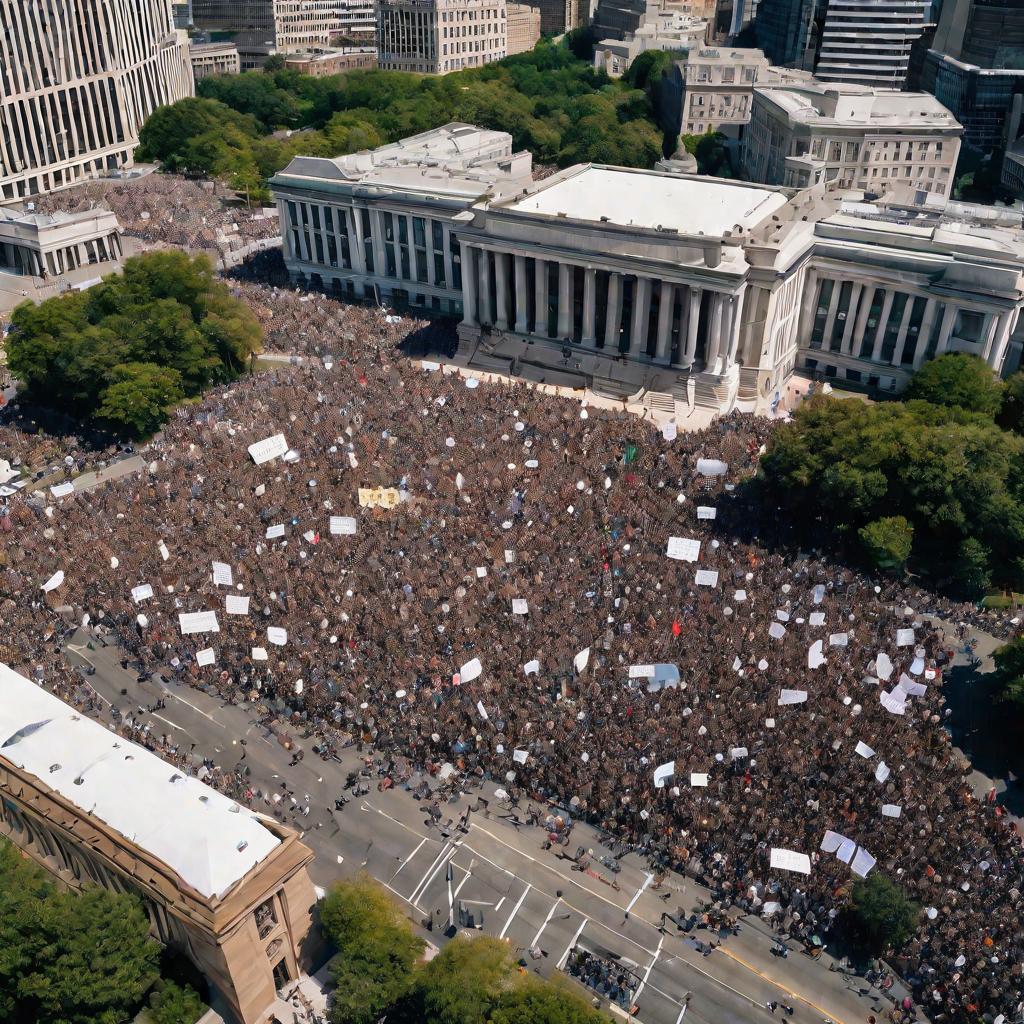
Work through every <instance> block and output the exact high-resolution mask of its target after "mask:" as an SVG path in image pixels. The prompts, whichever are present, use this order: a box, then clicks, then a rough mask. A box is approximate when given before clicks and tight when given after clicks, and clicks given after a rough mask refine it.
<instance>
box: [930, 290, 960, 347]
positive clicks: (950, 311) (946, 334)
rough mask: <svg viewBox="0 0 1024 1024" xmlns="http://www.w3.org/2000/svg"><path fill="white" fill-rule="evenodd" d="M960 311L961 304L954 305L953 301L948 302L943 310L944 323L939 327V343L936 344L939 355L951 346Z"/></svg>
mask: <svg viewBox="0 0 1024 1024" xmlns="http://www.w3.org/2000/svg"><path fill="white" fill-rule="evenodd" d="M959 312H960V307H959V306H954V305H953V303H952V302H947V303H946V308H945V309H944V310H943V311H942V324H941V326H940V327H939V340H938V344H936V346H935V354H936V355H937V356H941V355H942V353H943V352H945V351H946V349H947V348H949V339H950V337H952V334H953V326H954V325H955V324H956V315H957V313H959Z"/></svg>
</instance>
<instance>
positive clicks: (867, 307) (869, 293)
mask: <svg viewBox="0 0 1024 1024" xmlns="http://www.w3.org/2000/svg"><path fill="white" fill-rule="evenodd" d="M874 301H875V286H874V285H872V284H868V285H865V286H864V295H863V296H862V297H861V302H860V309H859V310H858V311H857V324H856V326H855V327H854V329H853V341H852V342H851V346H850V348H851V353H850V354H851V355H855V356H857V357H858V358H859V357H860V353H861V351H862V350H863V348H864V332H865V331H866V330H867V326H868V316H869V315H870V313H871V305H872V303H873V302H874ZM854 344H855V345H856V347H857V350H856V352H854V351H852V349H853V345H854Z"/></svg>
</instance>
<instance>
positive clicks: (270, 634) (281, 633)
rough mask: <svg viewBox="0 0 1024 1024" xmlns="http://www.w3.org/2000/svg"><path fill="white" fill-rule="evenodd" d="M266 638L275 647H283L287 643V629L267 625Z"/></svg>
mask: <svg viewBox="0 0 1024 1024" xmlns="http://www.w3.org/2000/svg"><path fill="white" fill-rule="evenodd" d="M267 640H269V641H270V643H272V644H274V645H275V646H277V647H284V645H285V644H286V643H288V630H287V629H282V628H281V627H280V626H267Z"/></svg>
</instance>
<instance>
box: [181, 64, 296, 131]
mask: <svg viewBox="0 0 1024 1024" xmlns="http://www.w3.org/2000/svg"><path fill="white" fill-rule="evenodd" d="M196 93H197V95H199V96H201V97H202V98H203V99H209V100H215V101H218V102H220V103H223V104H224V105H225V106H228V107H230V108H231V109H232V110H235V111H238V113H240V114H248V115H250V116H251V117H252V118H253V119H254V120H256V121H257V122H259V125H260V127H261V129H262V130H263V131H264V132H269V131H273V130H274V129H275V128H292V127H295V125H297V124H298V121H299V103H298V102H297V98H296V97H295V96H294V95H292V94H291V93H290V92H289V91H288V90H286V89H282V88H280V87H279V86H278V85H277V81H276V77H275V75H274V74H271V73H266V69H264V71H246V72H244V73H243V74H241V75H213V76H211V77H209V78H203V79H201V80H200V81H199V82H198V83H197V84H196Z"/></svg>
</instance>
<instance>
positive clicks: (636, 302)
mask: <svg viewBox="0 0 1024 1024" xmlns="http://www.w3.org/2000/svg"><path fill="white" fill-rule="evenodd" d="M461 244H462V262H463V274H462V286H463V311H464V315H463V323H464V324H465V325H466V326H468V327H483V328H487V327H490V328H493V329H494V330H496V331H501V332H510V333H515V334H519V335H524V336H529V337H535V338H546V339H549V340H551V341H554V342H561V343H564V344H566V345H568V346H571V347H572V348H579V349H582V350H586V351H592V352H598V353H604V354H605V355H613V356H614V357H616V358H618V357H620V356H621V357H626V358H629V359H638V360H644V359H646V360H650V361H653V362H655V363H658V364H661V365H664V366H672V367H675V368H677V369H689V368H699V369H704V370H707V371H709V372H712V373H719V374H721V373H725V372H727V371H728V370H729V368H730V367H731V366H733V365H734V364H735V363H736V362H737V357H738V353H739V350H740V341H741V321H742V315H743V302H744V292H745V289H744V288H741V289H740V290H739V291H737V292H725V291H718V290H714V289H711V288H704V287H700V286H696V285H691V284H682V283H676V282H672V281H666V280H664V279H660V278H655V277H650V276H645V275H642V274H628V273H623V272H621V271H618V270H612V269H606V268H602V267H596V266H592V265H583V264H573V263H566V262H563V261H561V260H555V259H546V258H542V257H540V256H538V255H533V254H529V255H528V254H526V253H509V252H501V251H498V250H495V249H492V248H484V247H482V246H477V245H469V244H467V243H466V242H465V241H464V240H463V241H462V243H461Z"/></svg>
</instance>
